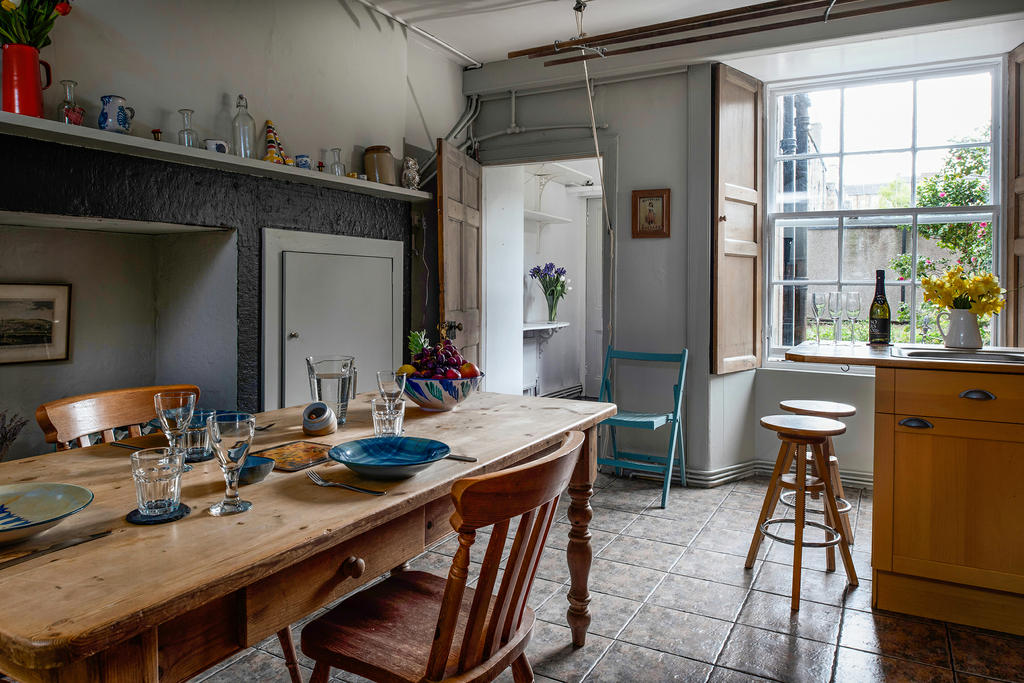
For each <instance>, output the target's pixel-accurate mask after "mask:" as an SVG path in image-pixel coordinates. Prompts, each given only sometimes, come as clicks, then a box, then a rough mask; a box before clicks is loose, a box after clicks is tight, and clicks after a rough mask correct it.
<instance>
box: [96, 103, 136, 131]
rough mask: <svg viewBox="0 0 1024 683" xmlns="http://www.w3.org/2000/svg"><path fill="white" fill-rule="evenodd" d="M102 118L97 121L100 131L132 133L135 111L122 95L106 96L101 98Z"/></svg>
mask: <svg viewBox="0 0 1024 683" xmlns="http://www.w3.org/2000/svg"><path fill="white" fill-rule="evenodd" d="M100 105H101V106H100V117H99V120H98V121H97V124H98V125H99V129H100V130H106V131H110V132H111V133H121V134H125V133H130V132H131V130H132V119H134V118H135V110H134V109H132V108H131V107H129V106H128V103H127V102H126V101H125V99H124V98H123V97H121V96H120V95H104V96H103V97H101V98H100Z"/></svg>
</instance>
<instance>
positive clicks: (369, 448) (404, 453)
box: [328, 436, 452, 479]
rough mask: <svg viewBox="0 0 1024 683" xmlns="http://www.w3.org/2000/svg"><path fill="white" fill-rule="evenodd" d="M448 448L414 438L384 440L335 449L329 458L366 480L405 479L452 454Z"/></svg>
mask: <svg viewBox="0 0 1024 683" xmlns="http://www.w3.org/2000/svg"><path fill="white" fill-rule="evenodd" d="M451 450H452V449H450V448H449V447H448V444H444V443H441V442H440V441H434V440H433V439H421V438H419V437H415V436H382V437H377V438H373V439H359V440H357V441H349V442H348V443H343V444H340V445H338V446H335V447H334V448H332V449H331V450H330V451H328V455H330V456H331V458H332V459H334V460H337V461H338V462H340V463H341V464H342V465H345V466H346V467H348V468H349V469H350V470H352V471H354V472H356V473H357V474H360V475H362V476H364V477H366V478H367V479H406V478H408V477H411V476H412V475H414V474H416V473H417V472H419V471H421V470H425V469H426V468H427V467H429V466H430V464H431V463H434V462H437V461H438V460H440V459H441V458H443V457H445V456H446V455H448V454H449V453H450V452H451Z"/></svg>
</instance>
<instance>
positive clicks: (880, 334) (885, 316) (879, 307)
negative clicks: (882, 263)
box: [868, 270, 889, 344]
mask: <svg viewBox="0 0 1024 683" xmlns="http://www.w3.org/2000/svg"><path fill="white" fill-rule="evenodd" d="M868 343H869V344H888V343H889V300H888V299H886V298H885V271H884V270H876V271H875V298H874V299H872V301H871V309H870V311H869V312H868Z"/></svg>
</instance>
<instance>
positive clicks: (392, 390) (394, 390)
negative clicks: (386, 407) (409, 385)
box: [377, 370, 407, 403]
mask: <svg viewBox="0 0 1024 683" xmlns="http://www.w3.org/2000/svg"><path fill="white" fill-rule="evenodd" d="M406 377H407V375H402V374H399V373H397V372H394V371H393V370H378V371H377V389H379V390H380V395H381V398H383V399H384V400H385V401H390V402H391V403H394V402H395V401H397V400H398V399H399V398H401V396H402V392H404V391H405V380H406Z"/></svg>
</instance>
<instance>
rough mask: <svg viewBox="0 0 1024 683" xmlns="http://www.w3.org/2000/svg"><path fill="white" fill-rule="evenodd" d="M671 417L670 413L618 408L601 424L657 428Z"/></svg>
mask: <svg viewBox="0 0 1024 683" xmlns="http://www.w3.org/2000/svg"><path fill="white" fill-rule="evenodd" d="M671 419H672V413H633V412H630V411H628V410H620V411H619V413H618V414H617V415H615V416H613V417H609V418H608V419H607V420H605V421H604V422H602V423H601V424H604V425H609V426H612V427H633V428H635V429H657V428H658V427H661V426H662V425H665V424H667V423H668V422H669V421H670V420H671Z"/></svg>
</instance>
